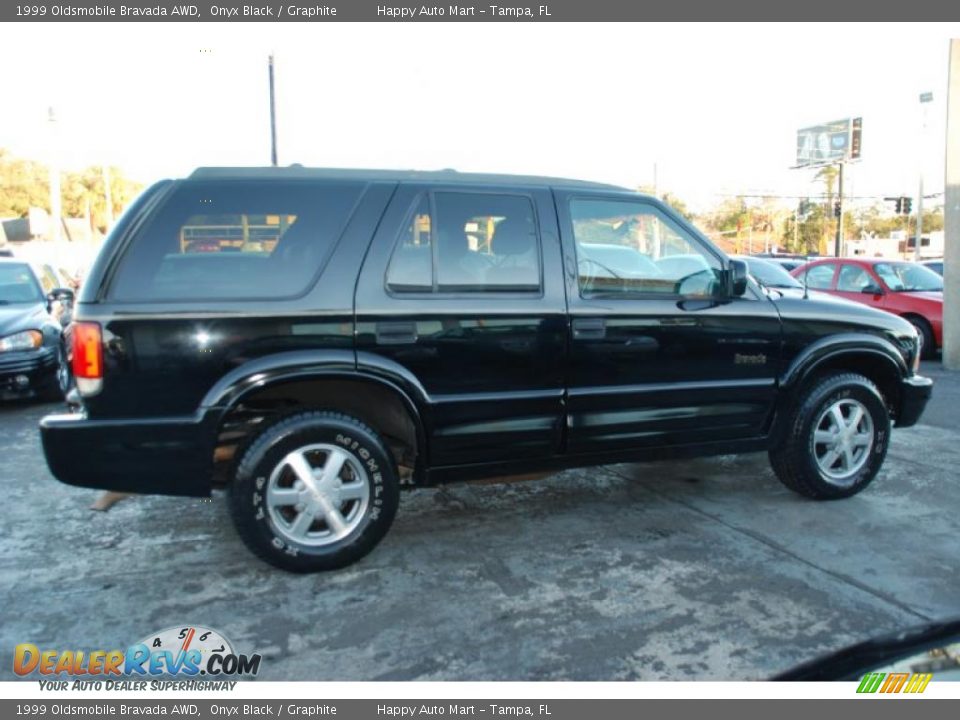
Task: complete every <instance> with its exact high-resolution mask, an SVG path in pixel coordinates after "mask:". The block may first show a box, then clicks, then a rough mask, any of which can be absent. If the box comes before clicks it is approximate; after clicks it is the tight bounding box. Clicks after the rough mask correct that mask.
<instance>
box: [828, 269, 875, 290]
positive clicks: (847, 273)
mask: <svg viewBox="0 0 960 720" xmlns="http://www.w3.org/2000/svg"><path fill="white" fill-rule="evenodd" d="M875 284H876V283H875V282H874V281H873V279H872V278H871V277H870V273H868V272H867V271H866V270H864V269H863V268H862V267H859V266H858V265H841V266H840V275H839V276H838V277H837V290H840V291H843V292H860V291H861V290H863V289H864V288H865V287H869V286H870V285H875Z"/></svg>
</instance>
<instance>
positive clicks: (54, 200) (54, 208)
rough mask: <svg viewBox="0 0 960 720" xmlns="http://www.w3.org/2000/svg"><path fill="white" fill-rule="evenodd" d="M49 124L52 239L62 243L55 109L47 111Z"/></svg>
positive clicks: (58, 147) (57, 136)
mask: <svg viewBox="0 0 960 720" xmlns="http://www.w3.org/2000/svg"><path fill="white" fill-rule="evenodd" d="M47 122H49V123H50V149H51V153H50V155H51V157H50V239H51V240H53V241H54V242H59V241H60V224H61V223H62V222H63V221H62V220H61V219H60V216H61V215H62V214H63V211H62V209H61V204H60V142H59V139H60V138H59V135H58V133H57V114H56V113H55V112H54V111H53V108H52V107H51V108H49V109H48V110H47Z"/></svg>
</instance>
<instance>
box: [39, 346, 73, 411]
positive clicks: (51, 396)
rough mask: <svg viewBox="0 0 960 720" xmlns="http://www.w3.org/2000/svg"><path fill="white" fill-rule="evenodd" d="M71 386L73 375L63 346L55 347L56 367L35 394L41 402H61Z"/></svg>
mask: <svg viewBox="0 0 960 720" xmlns="http://www.w3.org/2000/svg"><path fill="white" fill-rule="evenodd" d="M72 386H73V374H72V373H71V372H70V362H69V360H68V359H67V351H66V350H65V349H64V347H63V344H62V343H61V344H60V345H58V346H57V366H56V367H55V368H54V370H53V372H52V373H51V374H50V377H49V378H48V379H47V382H46V384H45V385H43V387H41V388H40V389H39V391H38V393H37V395H38V396H39V397H40V400H42V401H43V402H62V401H63V399H64V398H66V396H67V393H68V392H69V391H70V388H71V387H72Z"/></svg>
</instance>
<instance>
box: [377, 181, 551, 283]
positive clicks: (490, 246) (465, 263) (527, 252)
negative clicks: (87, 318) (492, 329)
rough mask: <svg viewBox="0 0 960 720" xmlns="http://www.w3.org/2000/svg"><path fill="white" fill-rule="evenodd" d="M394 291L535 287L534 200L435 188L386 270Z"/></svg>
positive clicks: (537, 262) (408, 223) (422, 202)
mask: <svg viewBox="0 0 960 720" xmlns="http://www.w3.org/2000/svg"><path fill="white" fill-rule="evenodd" d="M387 285H388V287H389V288H390V289H391V290H393V291H395V292H404V291H408V292H411V291H412V292H425V291H435V292H441V293H442V292H527V291H538V290H539V289H540V247H539V243H538V242H537V225H536V220H535V217H534V209H533V204H532V203H531V202H530V199H529V198H527V197H523V196H520V195H494V194H486V193H453V192H450V193H444V192H441V193H436V194H435V195H434V196H433V205H432V207H431V206H430V205H429V203H428V200H427V198H423V199H422V200H420V201H419V202H418V203H417V205H416V208H415V210H414V212H412V213H411V215H410V216H409V217H408V219H407V221H406V222H405V224H404V227H403V229H402V230H401V233H400V238H399V239H398V242H397V245H396V249H395V250H394V253H393V257H392V258H391V260H390V266H389V268H388V270H387Z"/></svg>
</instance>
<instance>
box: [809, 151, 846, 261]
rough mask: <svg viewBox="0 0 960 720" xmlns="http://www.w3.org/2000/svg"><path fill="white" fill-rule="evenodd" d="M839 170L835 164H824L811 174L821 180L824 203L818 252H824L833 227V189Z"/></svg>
mask: <svg viewBox="0 0 960 720" xmlns="http://www.w3.org/2000/svg"><path fill="white" fill-rule="evenodd" d="M839 172H840V171H839V170H838V169H837V166H836V165H824V166H823V167H822V168H820V170H818V171H817V174H816V175H814V176H813V179H814V180H823V186H824V195H825V196H826V203H825V204H824V206H823V232H822V233H821V239H820V254H821V255H822V254H825V250H826V248H827V247H828V246H829V243H830V236H831V235H832V232H831V231H832V229H833V220H832V219H831V218H833V190H834V187H835V186H836V182H837V175H838V174H839Z"/></svg>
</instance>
